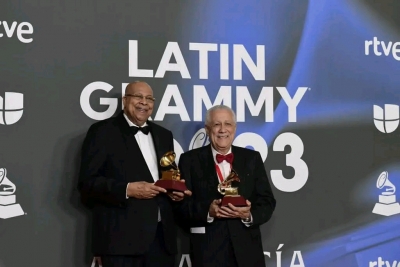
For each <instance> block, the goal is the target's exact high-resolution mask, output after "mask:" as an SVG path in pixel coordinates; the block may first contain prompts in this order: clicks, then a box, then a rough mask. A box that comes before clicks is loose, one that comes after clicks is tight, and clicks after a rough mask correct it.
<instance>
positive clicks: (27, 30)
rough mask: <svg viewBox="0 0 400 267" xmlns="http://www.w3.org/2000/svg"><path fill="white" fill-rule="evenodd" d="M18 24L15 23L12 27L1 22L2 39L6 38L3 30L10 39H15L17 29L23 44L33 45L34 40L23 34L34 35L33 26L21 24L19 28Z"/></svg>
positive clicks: (0, 35) (0, 34)
mask: <svg viewBox="0 0 400 267" xmlns="http://www.w3.org/2000/svg"><path fill="white" fill-rule="evenodd" d="M17 24H18V23H17V22H16V21H14V22H13V23H12V24H11V25H8V22H7V21H0V38H2V37H3V36H4V34H3V33H2V32H1V28H3V29H4V32H5V34H6V36H7V37H8V38H11V37H13V35H14V32H15V29H17V38H18V40H19V41H20V42H21V43H25V44H28V43H31V42H32V41H33V38H25V37H24V36H22V35H23V34H32V33H33V26H32V24H30V23H29V22H21V23H20V24H19V25H18V27H17Z"/></svg>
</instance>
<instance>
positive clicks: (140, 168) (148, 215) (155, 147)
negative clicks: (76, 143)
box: [78, 82, 191, 267]
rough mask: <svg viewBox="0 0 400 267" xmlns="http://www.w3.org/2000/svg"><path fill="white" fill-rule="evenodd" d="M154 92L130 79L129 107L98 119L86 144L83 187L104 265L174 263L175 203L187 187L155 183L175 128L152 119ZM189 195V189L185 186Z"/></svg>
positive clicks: (163, 266) (124, 266)
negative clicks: (167, 187)
mask: <svg viewBox="0 0 400 267" xmlns="http://www.w3.org/2000/svg"><path fill="white" fill-rule="evenodd" d="M154 101H155V99H154V97H153V91H152V89H151V87H150V86H149V85H148V84H147V83H144V82H134V83H131V84H128V86H127V87H126V90H125V96H124V97H123V104H124V111H123V112H121V113H120V114H119V115H118V116H117V117H114V118H110V119H106V120H104V121H101V122H97V123H94V124H93V125H92V126H91V127H90V128H89V130H88V133H87V135H86V138H85V140H84V143H83V147H82V161H81V169H80V177H79V185H78V188H79V190H80V192H81V195H82V197H83V199H84V200H85V202H86V203H87V204H88V203H89V204H90V205H91V207H92V210H93V218H92V223H93V233H92V245H93V246H92V249H93V253H94V254H95V255H96V256H99V257H100V259H101V262H102V265H103V267H170V266H171V267H172V266H174V262H175V254H176V253H177V241H176V237H177V230H176V226H175V221H174V216H173V207H172V206H173V205H174V203H175V202H177V201H180V200H182V199H183V197H184V193H180V192H173V193H168V194H165V193H166V190H165V189H163V188H161V187H158V186H155V185H154V182H155V181H157V180H158V179H159V177H160V173H161V170H162V169H161V166H160V164H159V162H160V158H161V157H162V156H163V155H164V154H165V153H166V152H168V151H173V150H174V146H173V136H172V133H171V132H170V131H169V130H167V129H165V128H163V127H161V126H159V125H157V124H155V123H153V122H151V121H148V118H149V117H150V115H151V113H152V111H153V106H154ZM185 193H186V194H188V195H190V193H191V192H190V191H186V192H185Z"/></svg>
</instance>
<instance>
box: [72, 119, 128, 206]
mask: <svg viewBox="0 0 400 267" xmlns="http://www.w3.org/2000/svg"><path fill="white" fill-rule="evenodd" d="M108 143H109V140H107V131H106V130H105V129H100V128H98V127H95V125H92V126H91V127H90V128H89V130H88V132H87V134H86V137H85V139H84V142H83V145H82V150H81V165H80V172H79V183H78V190H79V191H80V193H81V198H82V201H83V202H84V203H85V204H86V205H89V206H93V204H95V203H97V202H102V203H106V204H112V205H122V204H124V203H125V202H126V201H127V199H126V188H127V183H126V182H124V181H119V180H117V179H115V178H113V177H109V175H107V176H106V168H107V158H108V154H107V144H108Z"/></svg>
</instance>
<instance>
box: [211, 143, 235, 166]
mask: <svg viewBox="0 0 400 267" xmlns="http://www.w3.org/2000/svg"><path fill="white" fill-rule="evenodd" d="M210 146H211V152H212V155H213V159H214V162H215V163H216V164H218V163H217V159H216V156H217V154H221V153H218V152H217V150H215V149H214V147H213V146H212V145H210ZM231 152H232V146H231V147H230V148H229V151H228V152H227V153H226V154H225V155H227V154H229V153H231Z"/></svg>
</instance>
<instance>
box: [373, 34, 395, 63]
mask: <svg viewBox="0 0 400 267" xmlns="http://www.w3.org/2000/svg"><path fill="white" fill-rule="evenodd" d="M371 46H373V50H372V52H373V54H374V55H375V56H378V57H380V56H382V52H383V54H384V55H385V56H389V54H390V53H391V54H392V56H393V58H394V59H396V60H398V61H400V42H395V43H393V42H388V43H385V41H378V38H377V37H374V39H373V40H372V41H368V40H366V41H365V55H366V56H368V55H369V52H370V48H371ZM380 47H382V50H380Z"/></svg>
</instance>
